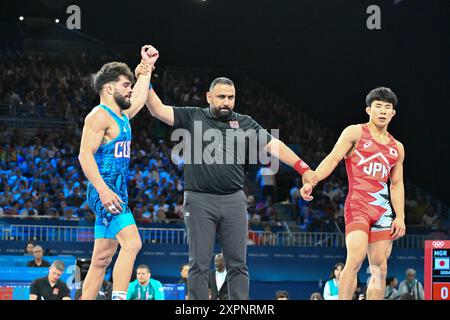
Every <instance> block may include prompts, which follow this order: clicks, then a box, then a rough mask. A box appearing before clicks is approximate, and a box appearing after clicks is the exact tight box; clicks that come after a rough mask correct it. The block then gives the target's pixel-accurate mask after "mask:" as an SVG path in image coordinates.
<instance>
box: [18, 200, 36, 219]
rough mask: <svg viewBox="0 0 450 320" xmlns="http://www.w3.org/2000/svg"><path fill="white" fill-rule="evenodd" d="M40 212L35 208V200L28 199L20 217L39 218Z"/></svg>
mask: <svg viewBox="0 0 450 320" xmlns="http://www.w3.org/2000/svg"><path fill="white" fill-rule="evenodd" d="M37 214H38V211H37V210H36V209H35V208H34V206H33V200H32V199H31V198H28V199H27V200H25V204H24V208H23V209H22V210H20V212H19V215H21V216H25V217H26V216H37Z"/></svg>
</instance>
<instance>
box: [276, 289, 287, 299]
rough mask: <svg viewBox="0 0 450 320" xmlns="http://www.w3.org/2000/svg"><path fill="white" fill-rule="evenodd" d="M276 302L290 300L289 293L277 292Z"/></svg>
mask: <svg viewBox="0 0 450 320" xmlns="http://www.w3.org/2000/svg"><path fill="white" fill-rule="evenodd" d="M275 300H289V292H287V291H285V290H279V291H277V292H275Z"/></svg>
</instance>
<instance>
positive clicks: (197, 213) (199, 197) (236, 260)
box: [184, 190, 249, 300]
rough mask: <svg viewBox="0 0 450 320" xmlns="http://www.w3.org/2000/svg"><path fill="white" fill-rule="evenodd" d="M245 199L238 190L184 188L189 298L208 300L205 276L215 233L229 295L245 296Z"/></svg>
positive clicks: (208, 269) (246, 277)
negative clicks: (231, 191)
mask: <svg viewBox="0 0 450 320" xmlns="http://www.w3.org/2000/svg"><path fill="white" fill-rule="evenodd" d="M246 200H247V198H246V196H245V193H244V191H242V190H240V191H237V192H234V193H231V194H221V195H219V194H212V193H203V192H194V191H185V193H184V220H185V223H186V228H187V232H188V242H189V274H188V288H189V292H188V293H189V299H191V300H208V280H209V279H208V277H209V271H210V265H211V261H212V256H213V253H214V252H213V250H214V242H215V237H216V233H217V235H218V236H219V241H220V244H221V247H222V250H223V256H224V259H225V265H226V270H227V283H228V294H229V299H230V300H247V299H248V293H249V276H248V268H247V263H246V256H247V232H248V229H247V201H246Z"/></svg>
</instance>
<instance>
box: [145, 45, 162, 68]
mask: <svg viewBox="0 0 450 320" xmlns="http://www.w3.org/2000/svg"><path fill="white" fill-rule="evenodd" d="M141 57H142V60H144V61H145V62H147V63H148V64H150V65H152V66H154V65H155V63H156V60H158V58H159V52H158V50H156V49H155V48H154V47H153V46H151V45H145V46H143V47H142V49H141Z"/></svg>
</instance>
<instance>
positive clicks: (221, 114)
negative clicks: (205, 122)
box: [210, 106, 233, 120]
mask: <svg viewBox="0 0 450 320" xmlns="http://www.w3.org/2000/svg"><path fill="white" fill-rule="evenodd" d="M210 109H211V112H212V114H213V115H214V116H215V117H216V118H217V119H219V120H227V119H229V118H230V116H231V113H232V112H233V111H232V110H231V109H229V108H222V109H221V108H219V107H214V106H210Z"/></svg>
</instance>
